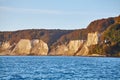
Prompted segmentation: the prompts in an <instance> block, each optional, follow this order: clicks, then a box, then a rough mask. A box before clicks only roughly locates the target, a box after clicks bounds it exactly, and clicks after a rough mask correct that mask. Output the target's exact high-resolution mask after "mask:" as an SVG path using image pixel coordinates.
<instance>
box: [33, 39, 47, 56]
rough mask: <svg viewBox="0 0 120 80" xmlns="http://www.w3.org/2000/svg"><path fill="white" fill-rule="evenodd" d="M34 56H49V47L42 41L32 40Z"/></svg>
mask: <svg viewBox="0 0 120 80" xmlns="http://www.w3.org/2000/svg"><path fill="white" fill-rule="evenodd" d="M31 54H32V55H47V54H48V45H47V43H45V42H43V41H42V40H38V39H35V40H32V49H31Z"/></svg>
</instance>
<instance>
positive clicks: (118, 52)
mask: <svg viewBox="0 0 120 80" xmlns="http://www.w3.org/2000/svg"><path fill="white" fill-rule="evenodd" d="M102 37H103V38H104V39H103V41H102V42H103V43H102V44H101V43H99V44H97V45H93V46H90V51H89V53H90V54H93V53H94V54H99V55H107V56H120V24H119V23H115V24H112V25H111V26H109V27H108V28H107V30H105V31H104V32H103V35H102ZM105 40H106V41H107V42H105Z"/></svg>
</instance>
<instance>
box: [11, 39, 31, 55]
mask: <svg viewBox="0 0 120 80" xmlns="http://www.w3.org/2000/svg"><path fill="white" fill-rule="evenodd" d="M30 50H31V41H30V40H29V39H21V40H20V41H19V42H18V43H17V45H16V47H15V48H14V49H13V51H12V52H13V53H16V54H17V55H28V54H29V53H30Z"/></svg>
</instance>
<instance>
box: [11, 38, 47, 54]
mask: <svg viewBox="0 0 120 80" xmlns="http://www.w3.org/2000/svg"><path fill="white" fill-rule="evenodd" d="M47 53H48V45H47V44H46V43H45V42H43V41H42V40H39V39H34V40H29V39H21V40H20V41H19V42H18V43H17V44H16V46H15V48H14V49H13V50H12V51H11V52H10V53H9V54H10V55H47Z"/></svg>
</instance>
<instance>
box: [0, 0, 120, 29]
mask: <svg viewBox="0 0 120 80" xmlns="http://www.w3.org/2000/svg"><path fill="white" fill-rule="evenodd" d="M119 5H120V0H0V31H15V30H23V29H68V30H69V29H81V28H86V27H87V26H88V24H89V23H90V22H91V21H93V20H97V19H101V18H107V17H115V16H118V15H120V7H119Z"/></svg>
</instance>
